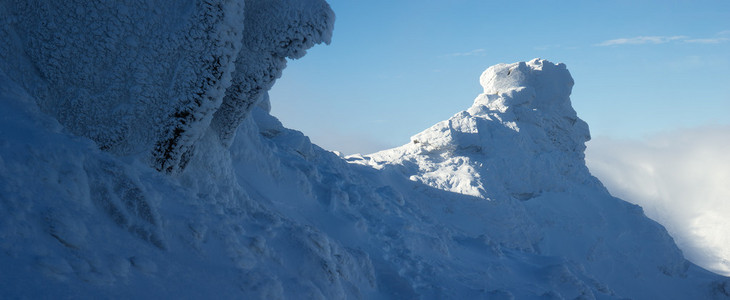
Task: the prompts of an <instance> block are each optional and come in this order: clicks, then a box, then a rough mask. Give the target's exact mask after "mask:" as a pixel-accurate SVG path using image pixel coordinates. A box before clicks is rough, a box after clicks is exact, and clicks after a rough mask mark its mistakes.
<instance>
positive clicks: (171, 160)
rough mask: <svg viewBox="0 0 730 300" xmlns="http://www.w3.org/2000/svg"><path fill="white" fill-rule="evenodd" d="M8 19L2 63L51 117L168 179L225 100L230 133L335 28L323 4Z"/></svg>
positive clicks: (9, 5) (156, 4) (32, 12)
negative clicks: (290, 65) (139, 157)
mask: <svg viewBox="0 0 730 300" xmlns="http://www.w3.org/2000/svg"><path fill="white" fill-rule="evenodd" d="M0 18H2V20H3V22H2V23H0V39H1V40H3V41H4V42H3V43H2V45H0V67H2V68H3V69H5V70H7V73H8V75H9V76H10V77H11V78H12V79H13V80H15V81H17V82H19V83H20V84H23V85H25V88H26V89H27V90H28V91H31V93H32V94H33V96H34V97H35V98H36V99H37V101H38V104H39V106H40V108H41V109H42V110H43V111H44V112H46V113H48V114H50V115H52V116H53V117H55V118H56V119H58V120H59V122H60V123H61V124H63V125H64V126H65V127H66V128H67V129H68V130H69V131H70V132H72V133H74V134H77V135H81V136H85V137H88V138H91V139H92V140H94V141H95V142H96V143H97V144H98V145H99V147H100V148H101V149H104V150H108V151H110V152H112V153H115V154H119V155H130V154H138V153H149V154H146V156H147V160H148V161H149V163H150V164H151V165H153V166H154V167H155V168H156V169H158V170H161V171H162V170H164V171H167V172H175V171H178V170H181V169H183V168H184V167H185V165H186V164H187V162H188V161H189V159H190V157H191V156H192V155H193V153H194V148H195V144H196V142H197V141H198V140H199V139H200V138H201V137H202V136H203V134H205V132H206V131H207V130H208V128H209V126H210V123H211V121H212V120H213V118H214V117H213V116H214V113H215V112H216V111H218V110H219V108H221V105H222V104H225V105H224V107H223V109H222V111H221V113H219V114H218V116H217V117H216V119H218V121H216V124H217V126H216V128H218V129H219V130H220V131H221V135H222V136H230V135H231V133H232V132H233V131H234V130H235V128H236V127H237V126H238V124H240V122H241V119H242V118H244V117H245V115H246V112H247V111H248V109H249V106H250V105H251V104H253V103H255V102H256V101H257V100H258V99H260V97H261V95H262V94H263V93H264V92H266V91H267V90H268V89H269V88H270V87H271V84H273V81H274V79H276V78H277V77H278V76H280V74H281V70H282V69H283V68H284V66H285V57H292V58H298V57H301V56H302V55H303V54H304V51H305V50H306V48H309V47H311V46H312V45H314V44H316V43H320V42H322V41H329V36H330V33H331V31H332V23H333V21H334V16H333V13H332V11H331V10H330V8H329V6H328V5H327V4H326V2H324V0H312V1H256V0H248V1H244V0H213V1H199V0H185V1H166V0H155V1H126V0H125V1H111V2H110V1H75V0H74V1H35V0H31V1H16V0H11V1H5V2H3V3H2V5H0ZM237 65H238V67H236V66H237ZM234 70H237V71H236V72H235V74H234ZM232 84H233V86H231V85H232ZM229 88H232V90H231V91H228V92H227V90H228V89H229ZM224 98H226V99H228V100H224ZM231 99H235V100H231ZM229 115H233V116H229Z"/></svg>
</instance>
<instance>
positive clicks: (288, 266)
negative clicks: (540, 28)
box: [0, 0, 730, 299]
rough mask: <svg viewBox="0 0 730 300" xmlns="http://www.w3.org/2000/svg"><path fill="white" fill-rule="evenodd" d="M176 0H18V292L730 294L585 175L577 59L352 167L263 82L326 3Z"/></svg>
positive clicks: (7, 247)
mask: <svg viewBox="0 0 730 300" xmlns="http://www.w3.org/2000/svg"><path fill="white" fill-rule="evenodd" d="M176 3H177V5H162V4H165V3H162V1H160V3H148V4H145V5H150V7H140V5H141V4H139V3H138V2H134V1H125V2H114V3H106V2H105V3H100V4H99V6H97V7H91V6H85V5H83V3H80V2H78V3H77V2H63V3H46V2H37V3H36V2H33V3H30V2H22V1H16V2H7V3H3V4H2V5H0V16H3V17H7V18H2V19H3V20H6V21H4V22H3V23H2V27H0V35H1V36H2V38H3V39H4V40H6V41H10V42H9V43H6V44H4V45H1V46H0V106H1V107H2V109H0V269H2V270H3V272H0V293H2V295H3V297H8V298H42V297H43V298H47V297H53V298H78V297H84V298H110V297H114V298H158V297H164V298H203V297H206V298H207V297H211V296H213V297H216V298H245V299H279V298H284V299H302V298H305V299H310V298H314V299H343V298H358V299H363V298H364V299H404V298H405V299H413V298H425V299H432V298H438V299H441V298H447V299H474V298H504V299H511V298H518V299H525V298H527V299H529V298H557V299H560V298H578V297H580V298H586V299H596V298H599V299H611V298H662V299H672V298H674V299H701V298H703V299H704V298H728V297H730V280H728V279H727V278H725V277H722V276H719V275H716V274H713V273H710V272H707V271H705V270H703V269H701V268H699V267H697V266H695V265H694V264H692V263H690V262H688V261H687V260H686V259H685V258H684V257H683V256H682V253H681V251H680V250H679V249H678V248H677V247H676V245H675V244H674V241H673V240H672V238H671V237H670V236H669V235H668V234H667V232H666V230H664V228H663V227H662V226H661V225H659V224H658V223H656V222H654V221H652V220H650V219H648V218H647V217H646V216H645V215H644V213H643V211H642V209H641V208H640V207H639V206H636V205H633V204H629V203H627V202H624V201H622V200H620V199H617V198H615V197H613V196H611V195H610V194H609V193H608V191H606V189H605V188H604V187H603V185H602V184H601V183H600V182H599V181H598V180H597V179H596V178H595V177H593V176H591V174H590V173H589V172H588V169H587V168H586V166H585V162H584V154H583V151H584V150H585V142H586V141H587V140H588V139H589V138H590V135H589V132H588V127H587V125H586V124H585V123H584V122H583V121H582V120H580V119H579V118H578V117H577V115H576V112H575V111H574V110H573V109H572V106H571V103H570V98H569V95H570V89H571V87H572V85H573V80H572V78H571V77H570V74H569V72H568V71H567V68H566V67H565V65H562V64H553V63H551V62H549V61H546V60H541V59H535V60H532V61H529V62H521V63H515V64H501V65H497V66H494V67H491V68H490V69H488V70H487V71H485V73H484V74H483V75H482V78H481V82H482V84H483V86H484V93H483V94H481V95H479V96H478V97H477V98H476V100H475V102H474V105H473V106H472V107H470V108H469V109H467V110H466V111H463V112H460V113H457V114H456V115H454V116H453V117H452V118H450V119H449V120H446V121H443V122H440V123H438V124H436V125H434V126H433V127H431V128H429V129H427V130H425V131H424V132H422V133H420V134H418V135H416V136H414V137H413V138H412V141H411V142H410V143H408V144H406V145H404V146H402V147H399V148H395V149H391V150H386V151H383V152H379V153H375V154H372V155H365V156H350V157H342V156H340V155H337V154H335V153H333V152H329V151H326V150H323V149H321V148H319V147H318V146H316V145H314V144H312V143H311V142H310V140H309V138H307V137H306V136H305V135H304V134H302V133H301V132H298V131H295V130H291V129H287V128H285V127H284V126H283V125H282V124H281V123H280V122H279V121H278V120H277V119H276V118H275V117H273V116H271V115H270V114H269V112H268V107H269V105H270V103H269V99H268V95H267V93H266V90H268V88H270V87H271V85H272V84H273V81H274V80H275V79H276V78H277V77H278V76H280V75H281V70H282V69H283V68H284V66H285V57H289V58H299V57H301V56H302V55H303V54H304V52H303V51H304V50H305V49H306V48H308V47H311V46H312V45H314V44H315V43H319V42H327V41H329V39H330V34H331V31H332V22H333V20H334V15H333V14H332V12H331V10H329V7H328V6H327V5H326V3H324V2H322V1H315V0H312V1H301V2H300V1H293V0H292V1H286V0H281V1H245V3H243V2H241V1H207V2H187V1H186V2H176ZM26 4H27V5H31V4H33V5H38V8H39V9H37V10H36V11H28V10H25V9H21V8H24V7H25V6H24V5H26ZM244 4H245V5H244ZM105 5H106V6H105ZM142 8H149V9H142ZM87 10H88V11H87ZM112 15H113V16H117V15H118V16H119V18H117V17H110V16H112ZM127 15H132V17H129V18H130V19H125V16H127ZM201 18H202V19H204V20H205V21H204V22H199V21H200V20H201ZM241 18H243V20H241ZM117 19H120V20H117ZM53 22H55V23H54V25H57V27H51V28H45V27H43V26H46V25H48V23H53ZM117 22H118V23H119V24H118V25H119V26H113V27H110V25H113V24H115V23H117ZM56 23H57V24H56ZM91 23H93V24H94V26H95V25H99V26H102V25H103V26H107V27H104V28H103V29H100V31H99V33H98V34H97V33H96V31H94V30H93V27H91V26H92V25H90V24H91ZM148 24H152V25H155V26H157V27H153V28H156V30H154V31H151V30H149V28H151V27H147V25H148ZM82 25H88V26H82ZM242 25H243V26H242ZM205 28H208V29H211V30H205ZM107 32H109V35H110V36H106V34H107ZM112 35H113V36H112ZM117 35H118V36H117ZM121 36H123V37H124V38H118V37H121ZM21 37H22V38H21ZM109 38H110V40H109ZM239 41H240V44H238V42H239ZM41 42H44V43H45V42H47V43H51V45H52V46H48V47H45V48H43V47H41V48H34V45H36V43H41ZM110 45H111V46H110ZM112 46H113V47H112ZM201 47H202V48H201ZM239 48H240V49H239ZM106 49H108V50H106ZM237 49H238V50H237ZM105 51H111V52H109V53H121V54H133V55H132V56H120V57H117V56H113V55H111V56H110V55H107V54H109V53H107V52H105ZM115 51H119V52H115ZM234 52H238V53H237V54H235V53H234ZM244 54H245V55H244ZM207 55H211V56H207ZM211 57H213V58H211ZM146 59H151V60H152V61H155V64H147V63H137V62H139V61H142V62H144V61H145V60H146ZM211 59H212V60H211ZM211 62H216V63H212V64H211ZM217 62H220V63H221V64H220V65H218V63H217ZM215 66H217V68H216V67H215ZM242 66H245V68H244V67H242ZM138 68H139V70H138ZM171 71H172V73H171ZM140 72H143V73H140ZM134 74H142V75H139V76H138V77H136V78H131V79H130V78H127V77H126V76H132V77H134V76H135V75H134ZM211 78H212V79H211ZM208 79H211V81H208ZM87 80H88V81H87ZM201 84H202V85H201ZM239 91H241V93H239ZM130 93H131V94H130ZM244 94H245V95H244ZM271 101H274V102H275V101H276V99H271ZM180 112H189V113H190V114H189V115H183V114H180ZM218 118H220V119H219V120H220V121H216V120H217V119H218ZM231 120H232V121H231ZM229 121H231V123H229ZM176 128H179V129H181V130H175V129H176ZM226 128H228V129H226ZM228 130H233V131H232V133H231V132H229V131H228ZM177 133H179V135H175V134H177ZM171 134H172V135H171ZM171 140H174V141H175V142H174V143H167V142H168V141H171ZM165 143H167V144H165ZM160 145H162V146H164V147H161V148H160ZM155 149H157V150H159V151H157V150H155ZM157 158H164V159H163V160H162V161H160V160H156V159H157Z"/></svg>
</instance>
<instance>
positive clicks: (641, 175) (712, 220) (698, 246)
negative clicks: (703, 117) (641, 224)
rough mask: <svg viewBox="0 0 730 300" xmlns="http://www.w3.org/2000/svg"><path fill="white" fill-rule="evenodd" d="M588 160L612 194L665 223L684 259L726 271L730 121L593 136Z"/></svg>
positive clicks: (729, 255) (729, 256) (729, 269)
mask: <svg viewBox="0 0 730 300" xmlns="http://www.w3.org/2000/svg"><path fill="white" fill-rule="evenodd" d="M586 162H587V164H588V167H589V168H590V170H591V172H592V173H593V174H594V175H595V176H596V177H598V178H599V179H600V180H601V181H602V182H603V183H604V185H606V187H607V188H608V190H609V191H610V192H611V193H612V194H613V195H614V196H617V197H619V198H622V199H624V200H626V201H629V202H632V203H635V204H638V205H641V206H642V207H643V208H644V210H645V212H646V214H647V216H649V217H650V218H652V219H654V220H656V221H658V222H659V223H661V224H662V225H664V226H665V227H666V228H667V230H668V231H669V233H670V234H671V235H672V237H674V239H675V241H676V242H677V245H678V246H679V247H680V249H682V251H683V252H684V254H685V256H686V257H687V259H689V260H690V261H692V262H694V263H696V264H698V265H700V266H702V267H704V268H706V269H708V270H711V271H714V272H716V273H720V274H723V275H726V276H730V126H718V127H711V128H710V127H703V128H695V129H685V130H678V131H675V132H671V133H664V134H658V135H654V136H651V137H648V138H646V139H644V140H618V139H611V138H605V137H596V138H594V140H593V141H591V142H590V143H589V144H588V149H587V151H586Z"/></svg>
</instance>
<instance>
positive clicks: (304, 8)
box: [213, 0, 335, 144]
mask: <svg viewBox="0 0 730 300" xmlns="http://www.w3.org/2000/svg"><path fill="white" fill-rule="evenodd" d="M246 8H247V9H246V19H245V28H246V30H245V32H244V38H243V48H242V50H241V53H240V54H239V55H238V58H237V60H236V62H235V63H236V70H235V71H234V73H233V84H232V86H231V87H230V88H229V89H228V90H226V95H225V98H224V99H223V104H222V107H221V109H219V110H218V111H217V112H216V113H215V117H214V118H213V127H214V128H215V129H216V131H217V132H218V134H219V137H220V139H221V141H222V142H224V143H226V144H230V142H231V139H232V138H233V136H234V134H235V131H236V128H238V125H239V124H241V121H242V120H243V118H245V117H246V116H247V114H248V113H249V112H250V111H251V109H252V108H253V106H254V105H256V104H257V103H259V102H261V101H264V100H262V99H263V98H264V97H265V94H266V92H267V91H268V90H269V89H271V87H272V86H273V84H274V81H275V80H276V79H277V78H279V77H280V76H281V73H282V70H283V69H284V67H286V59H287V58H301V57H302V56H304V54H305V53H306V49H308V48H310V47H312V46H314V45H315V44H318V43H322V42H324V43H329V42H330V39H331V36H332V30H333V26H334V21H335V17H334V13H333V12H332V10H330V8H329V6H328V5H327V3H326V2H324V0H277V1H271V0H249V1H246ZM266 101H268V100H266Z"/></svg>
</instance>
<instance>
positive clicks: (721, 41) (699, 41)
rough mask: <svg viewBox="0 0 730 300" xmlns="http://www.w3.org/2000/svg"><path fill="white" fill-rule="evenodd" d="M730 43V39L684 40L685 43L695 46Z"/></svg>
mask: <svg viewBox="0 0 730 300" xmlns="http://www.w3.org/2000/svg"><path fill="white" fill-rule="evenodd" d="M727 41H730V38H723V37H720V38H708V39H687V40H684V42H685V43H693V44H719V43H723V42H727Z"/></svg>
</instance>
